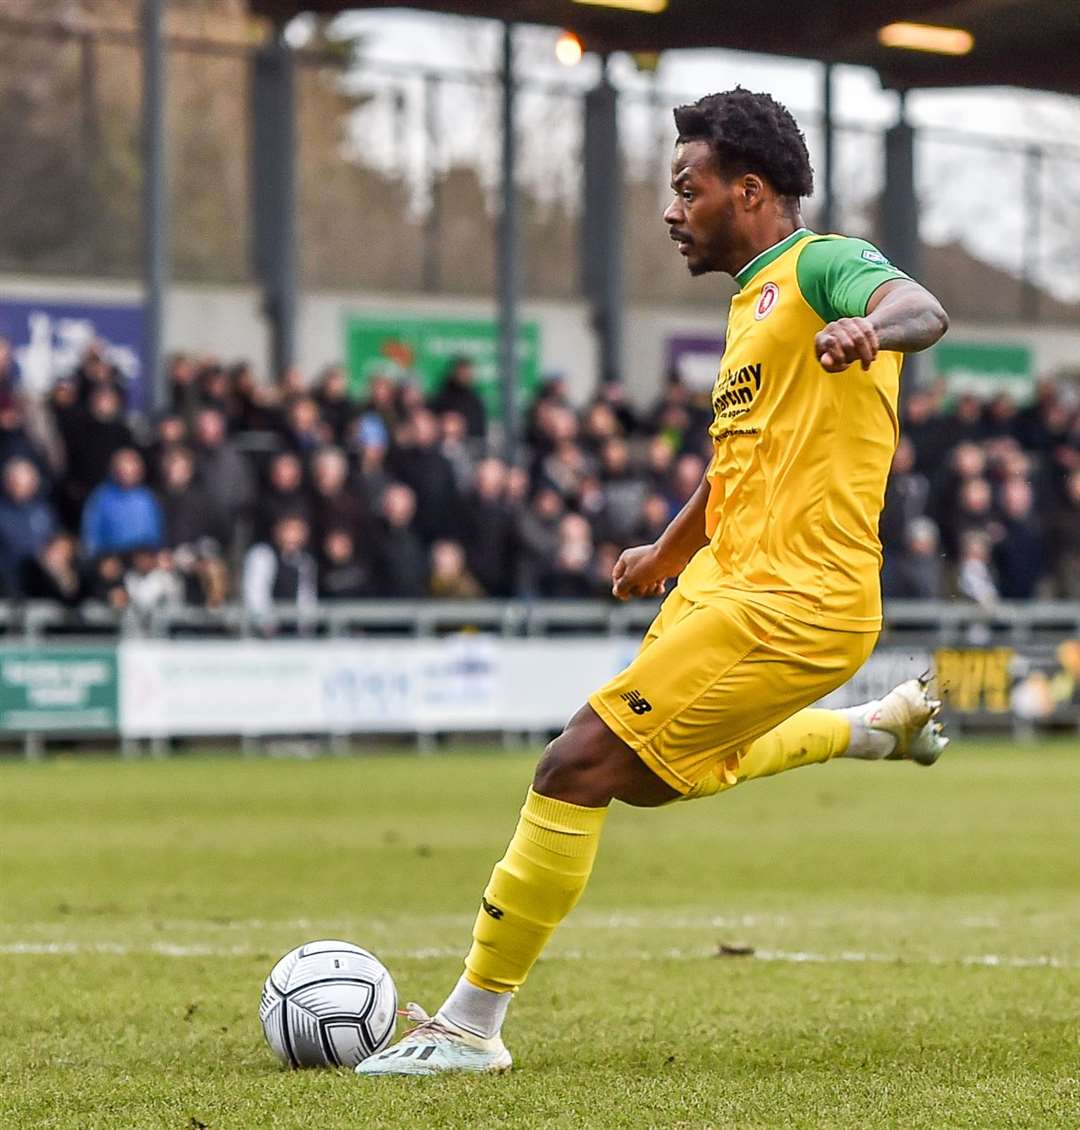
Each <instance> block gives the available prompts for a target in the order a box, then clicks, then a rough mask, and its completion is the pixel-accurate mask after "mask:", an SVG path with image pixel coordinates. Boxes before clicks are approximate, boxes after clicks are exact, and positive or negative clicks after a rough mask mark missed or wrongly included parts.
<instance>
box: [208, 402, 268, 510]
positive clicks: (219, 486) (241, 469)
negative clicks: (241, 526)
mask: <svg viewBox="0 0 1080 1130" xmlns="http://www.w3.org/2000/svg"><path fill="white" fill-rule="evenodd" d="M193 438H194V451H195V467H196V473H197V478H198V481H199V485H200V486H202V487H203V489H204V490H206V491H207V493H208V494H209V495H210V497H211V498H212V499H213V500H214V504H215V507H216V509H217V510H218V511H219V512H220V513H222V514H224V515H225V516H226V518H227V519H228V521H229V523H230V525H232V524H236V523H246V522H247V519H248V516H249V514H250V512H251V510H252V508H253V506H254V504H255V475H254V473H253V471H252V469H251V465H250V464H249V463H248V461H247V459H246V458H245V457H244V455H242V454H241V452H240V451H239V449H238V448H237V447H236V445H235V444H234V443H233V441H232V440H230V439H229V438H228V437H227V435H226V426H225V416H224V414H223V413H221V412H219V411H218V409H216V408H202V409H200V410H199V412H198V413H197V414H196V416H195V428H194V436H193Z"/></svg>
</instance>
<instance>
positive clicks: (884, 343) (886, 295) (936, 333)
mask: <svg viewBox="0 0 1080 1130" xmlns="http://www.w3.org/2000/svg"><path fill="white" fill-rule="evenodd" d="M948 328H949V317H948V315H947V314H946V313H945V310H944V308H943V307H942V305H941V303H940V302H938V300H937V299H936V298H935V297H934V296H933V295H932V294H931V293H930V292H929V291H928V290H927V289H926V288H925V287H921V286H919V284H918V283H917V282H912V281H911V280H910V279H894V280H891V281H890V282H887V283H883V284H882V285H881V286H879V287H878V288H877V290H875V291H874V293H873V294H872V295H871V297H870V301H869V302H868V303H867V306H866V316H865V317H863V318H840V319H838V320H837V321H835V322H830V323H829V324H828V325H827V326H826V327H825V328H824V329H823V330H822V331H821V332H820V333H819V334H818V335H817V337H816V338H815V339H814V348H815V350H816V352H817V357H818V360H819V361H820V362H821V366H822V368H823V369H825V370H827V371H828V372H830V373H839V372H841V371H843V370H844V369H846V368H847V367H848V366H849V365H850V364H852V362H854V361H859V362H861V364H862V367H863V368H864V369H869V368H870V363H871V362H872V361H873V360H874V358H875V357H877V355H878V352H879V351H880V350H882V349H885V350H894V351H896V352H898V353H918V352H919V351H920V350H923V349H929V348H930V346H931V345H933V344H934V343H935V342H937V341H938V340H939V339H940V338H941V337H942V335H943V334H944V333H945V331H946V330H947V329H948Z"/></svg>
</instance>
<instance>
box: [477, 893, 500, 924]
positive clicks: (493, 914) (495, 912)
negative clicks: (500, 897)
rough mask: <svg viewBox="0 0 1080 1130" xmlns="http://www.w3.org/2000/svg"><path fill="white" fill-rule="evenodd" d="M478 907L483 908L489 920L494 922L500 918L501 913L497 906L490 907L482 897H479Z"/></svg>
mask: <svg viewBox="0 0 1080 1130" xmlns="http://www.w3.org/2000/svg"><path fill="white" fill-rule="evenodd" d="M480 905H481V906H482V907H483V908H484V913H485V914H486V915H488V917H489V918H494V919H495V921H496V922H498V921H499V919H500V918H502V916H503V912H502V911H501V910H500V909H499V908H498V907H497V906H492V904H491V903H490V902H488V900H487V899H486V898H484V896H483V895H481V896H480Z"/></svg>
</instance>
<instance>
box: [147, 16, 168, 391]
mask: <svg viewBox="0 0 1080 1130" xmlns="http://www.w3.org/2000/svg"><path fill="white" fill-rule="evenodd" d="M162 7H163V4H162V0H143V5H142V29H141V30H142V64H143V122H142V124H143V190H142V203H143V230H142V237H143V238H142V244H143V247H142V251H143V304H144V312H145V313H144V317H145V325H144V344H143V366H144V373H143V379H144V381H145V385H146V388H147V389H148V396H147V402H148V403H149V405H150V407H151V408H153V409H155V410H158V409H162V408H164V407H165V406H166V403H167V400H168V395H169V390H168V388H167V387H166V382H165V367H164V365H163V363H162V350H163V346H162V342H163V339H164V328H163V327H164V320H165V292H166V288H167V287H168V281H169V211H168V204H169V200H168V194H169V185H168V165H167V152H166V145H165V49H164V45H163V43H162V36H161V10H162Z"/></svg>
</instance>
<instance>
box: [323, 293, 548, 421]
mask: <svg viewBox="0 0 1080 1130" xmlns="http://www.w3.org/2000/svg"><path fill="white" fill-rule="evenodd" d="M459 356H461V357H468V358H469V360H470V361H472V363H473V368H474V371H475V374H476V391H477V392H478V393H479V394H480V396H481V397H482V398H483V400H484V404H485V405H486V407H487V410H488V413H489V415H491V416H492V417H494V418H495V419H498V418H500V417H501V416H502V398H501V394H500V390H499V331H498V325H497V324H496V323H495V322H494V321H492V320H490V319H466V318H423V317H409V316H402V317H386V318H369V317H365V316H363V315H359V314H350V315H348V316H347V318H346V321H345V363H346V366H347V368H348V373H349V386H350V388H351V390H352V394H353V395H354V396H356V397H363V396H364V395H366V393H367V387H368V383H369V382H370V380H371V378H372V376H373V375H374V374H376V373H385V374H387V375H388V376H391V377H394V378H397V379H404V378H407V377H411V378H413V379H415V380H419V381H420V384H421V386H422V387H423V389H424V392H425V393H427V394H428V395H431V394H433V393H436V392H438V390H439V388H440V386H441V384H442V380H443V377H444V375H445V373H446V368H447V365H448V364H449V363H450V361H451V360H452V359H453V358H455V357H459ZM539 381H540V327H539V325H538V324H537V323H536V322H524V323H523V324H522V325H521V326H520V327H519V330H518V390H519V397H518V403H519V404H520V405H521V406H522V407H524V406H525V405H526V404H528V403H529V402H530V401H531V400H532V398H533V395H534V394H535V391H536V386H537V385H538V384H539Z"/></svg>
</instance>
